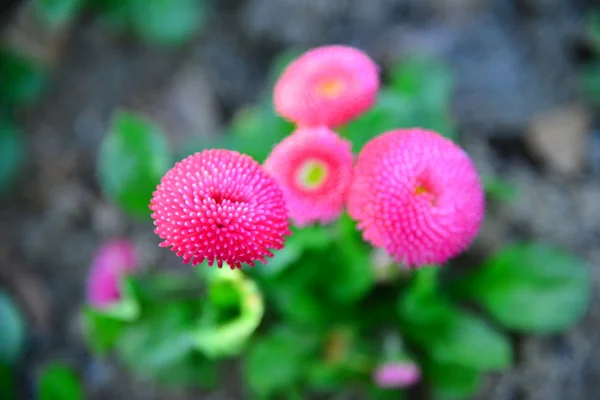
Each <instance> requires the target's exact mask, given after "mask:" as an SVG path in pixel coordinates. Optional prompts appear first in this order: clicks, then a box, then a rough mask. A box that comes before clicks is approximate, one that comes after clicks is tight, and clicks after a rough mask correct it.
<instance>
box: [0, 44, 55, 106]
mask: <svg viewBox="0 0 600 400" xmlns="http://www.w3.org/2000/svg"><path fill="white" fill-rule="evenodd" d="M0 82H2V84H1V85H0V105H7V106H26V105H29V104H31V103H32V101H33V100H35V99H36V98H37V97H38V96H39V95H40V94H41V93H42V90H43V89H44V86H45V73H44V70H43V69H42V68H41V67H40V66H38V65H36V63H34V62H33V61H32V60H29V59H28V58H27V57H25V56H23V55H20V54H18V53H16V52H13V51H11V50H8V49H5V48H0Z"/></svg>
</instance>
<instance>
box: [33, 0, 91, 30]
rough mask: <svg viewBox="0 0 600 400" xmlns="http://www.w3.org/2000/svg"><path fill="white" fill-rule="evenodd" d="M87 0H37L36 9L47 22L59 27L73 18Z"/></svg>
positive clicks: (43, 20)
mask: <svg viewBox="0 0 600 400" xmlns="http://www.w3.org/2000/svg"><path fill="white" fill-rule="evenodd" d="M84 1H85V0H36V2H35V6H36V11H37V13H38V15H39V17H40V19H41V20H42V22H44V23H45V24H47V25H48V26H50V27H52V28H58V27H61V26H63V25H64V24H66V23H67V22H68V21H69V20H71V19H72V18H73V17H74V15H75V14H76V13H77V12H78V11H79V9H80V8H81V6H82V5H83V4H84Z"/></svg>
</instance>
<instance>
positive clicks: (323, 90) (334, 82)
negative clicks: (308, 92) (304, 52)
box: [317, 78, 346, 99]
mask: <svg viewBox="0 0 600 400" xmlns="http://www.w3.org/2000/svg"><path fill="white" fill-rule="evenodd" d="M345 86H346V85H345V84H344V81H343V80H342V79H339V78H333V79H326V80H324V81H322V82H320V83H319V84H318V85H317V92H318V93H319V94H320V95H321V96H324V97H328V98H330V99H331V98H334V97H337V96H339V95H340V94H341V93H342V91H343V90H344V88H345Z"/></svg>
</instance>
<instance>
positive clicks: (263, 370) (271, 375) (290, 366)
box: [243, 328, 317, 398]
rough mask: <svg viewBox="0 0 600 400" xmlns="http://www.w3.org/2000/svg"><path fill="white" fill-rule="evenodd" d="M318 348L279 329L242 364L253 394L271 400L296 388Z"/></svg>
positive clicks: (306, 338)
mask: <svg viewBox="0 0 600 400" xmlns="http://www.w3.org/2000/svg"><path fill="white" fill-rule="evenodd" d="M316 345H317V343H316V341H314V340H313V338H311V337H310V336H308V335H306V334H302V333H299V332H294V331H292V330H290V329H287V328H276V329H274V330H272V331H271V332H270V333H269V335H267V336H264V337H261V338H259V339H257V340H255V341H254V342H253V343H252V345H251V347H250V349H249V351H248V353H247V355H246V357H245V358H244V364H243V372H244V376H245V382H246V384H247V385H248V387H249V389H250V390H251V392H253V394H255V395H257V396H261V397H264V398H269V397H270V396H272V395H273V394H275V393H280V392H285V391H286V389H287V388H289V387H293V386H294V385H295V384H297V383H298V382H299V381H300V380H301V379H302V377H303V374H304V371H305V370H306V368H307V366H308V361H309V358H310V356H311V353H312V352H314V351H315V349H316Z"/></svg>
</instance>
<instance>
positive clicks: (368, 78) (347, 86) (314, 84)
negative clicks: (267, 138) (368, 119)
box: [274, 45, 379, 127]
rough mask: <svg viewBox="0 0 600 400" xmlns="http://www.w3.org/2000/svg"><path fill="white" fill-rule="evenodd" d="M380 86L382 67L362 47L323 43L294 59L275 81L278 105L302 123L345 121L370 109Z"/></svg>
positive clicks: (288, 117)
mask: <svg viewBox="0 0 600 400" xmlns="http://www.w3.org/2000/svg"><path fill="white" fill-rule="evenodd" d="M378 89H379V67H378V66H377V64H376V63H375V62H374V61H373V60H372V59H371V58H370V57H369V56H368V55H367V54H366V53H364V52H363V51H361V50H359V49H356V48H353V47H350V46H343V45H329V46H321V47H317V48H314V49H312V50H309V51H307V52H306V53H304V54H303V55H301V56H300V57H299V58H297V59H296V60H294V61H293V62H292V63H291V64H290V65H289V66H288V67H287V68H286V69H285V70H284V72H283V73H282V75H281V77H280V78H279V80H278V81H277V83H276V84H275V88H274V104H275V109H276V110H277V112H278V113H279V114H281V115H282V116H283V117H285V118H287V119H289V120H291V121H293V122H296V123H298V124H299V125H303V126H318V125H325V126H328V127H335V126H338V125H342V124H345V123H347V122H348V121H350V120H351V119H353V118H355V117H357V116H358V115H359V114H361V113H363V112H365V111H366V110H367V109H369V108H370V107H371V106H372V105H373V103H374V102H375V100H376V97H377V90H378Z"/></svg>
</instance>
